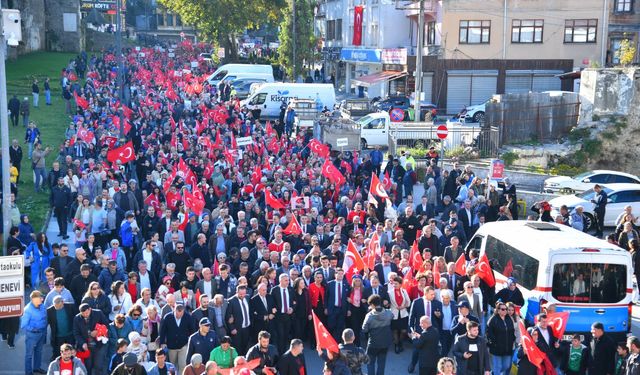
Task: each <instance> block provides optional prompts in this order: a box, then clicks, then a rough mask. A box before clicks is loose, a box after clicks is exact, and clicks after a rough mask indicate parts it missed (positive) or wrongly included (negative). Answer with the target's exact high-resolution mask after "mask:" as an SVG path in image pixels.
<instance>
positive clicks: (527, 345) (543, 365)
mask: <svg viewBox="0 0 640 375" xmlns="http://www.w3.org/2000/svg"><path fill="white" fill-rule="evenodd" d="M518 328H519V330H520V332H521V337H522V338H521V340H520V346H519V347H518V351H517V353H516V357H517V358H518V375H539V374H542V375H556V374H557V373H556V370H555V368H554V367H553V365H552V364H551V362H550V361H549V358H548V357H547V355H546V354H545V353H544V352H543V347H544V343H543V341H544V339H543V338H542V334H541V333H540V331H539V330H538V328H537V327H530V328H529V329H525V328H524V324H523V323H522V322H519V324H518Z"/></svg>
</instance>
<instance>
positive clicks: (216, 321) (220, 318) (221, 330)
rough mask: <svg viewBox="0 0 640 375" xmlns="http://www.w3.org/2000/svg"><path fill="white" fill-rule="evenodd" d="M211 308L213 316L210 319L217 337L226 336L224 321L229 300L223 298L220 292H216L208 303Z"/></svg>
mask: <svg viewBox="0 0 640 375" xmlns="http://www.w3.org/2000/svg"><path fill="white" fill-rule="evenodd" d="M209 305H210V306H211V308H212V309H213V314H214V318H213V320H212V321H211V323H213V328H214V329H215V331H216V334H217V335H218V337H224V336H227V331H228V330H227V324H226V323H225V321H226V319H225V317H226V316H227V307H228V306H229V302H228V301H227V300H226V299H224V297H223V296H222V294H216V295H214V296H213V299H212V301H211V303H210V304H209Z"/></svg>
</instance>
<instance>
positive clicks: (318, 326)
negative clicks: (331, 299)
mask: <svg viewBox="0 0 640 375" xmlns="http://www.w3.org/2000/svg"><path fill="white" fill-rule="evenodd" d="M311 314H312V315H313V332H314V333H315V334H316V342H317V343H318V346H319V347H320V349H326V350H328V351H330V352H333V353H340V348H338V343H337V342H336V340H335V339H334V338H333V336H331V334H330V333H329V331H328V330H327V327H325V326H324V324H322V322H321V321H320V319H318V317H317V316H316V313H315V312H314V311H311Z"/></svg>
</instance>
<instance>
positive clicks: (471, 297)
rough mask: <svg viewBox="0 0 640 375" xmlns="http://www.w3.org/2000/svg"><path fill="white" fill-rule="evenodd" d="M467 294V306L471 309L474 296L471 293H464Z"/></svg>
mask: <svg viewBox="0 0 640 375" xmlns="http://www.w3.org/2000/svg"><path fill="white" fill-rule="evenodd" d="M465 295H466V296H467V300H468V301H469V306H471V310H473V302H474V298H473V294H472V295H469V294H465Z"/></svg>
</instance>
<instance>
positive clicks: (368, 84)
mask: <svg viewBox="0 0 640 375" xmlns="http://www.w3.org/2000/svg"><path fill="white" fill-rule="evenodd" d="M406 56H407V54H406V49H404V48H395V49H379V48H377V49H364V48H343V49H342V51H341V54H340V59H341V61H342V62H343V63H344V64H345V72H346V77H345V91H347V93H349V94H355V95H357V96H358V97H369V98H374V97H377V96H379V97H385V96H387V95H389V94H390V93H391V94H396V93H398V92H403V91H404V86H405V85H404V84H403V83H402V82H404V80H405V76H406V75H407V73H406V66H407V58H406Z"/></svg>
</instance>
